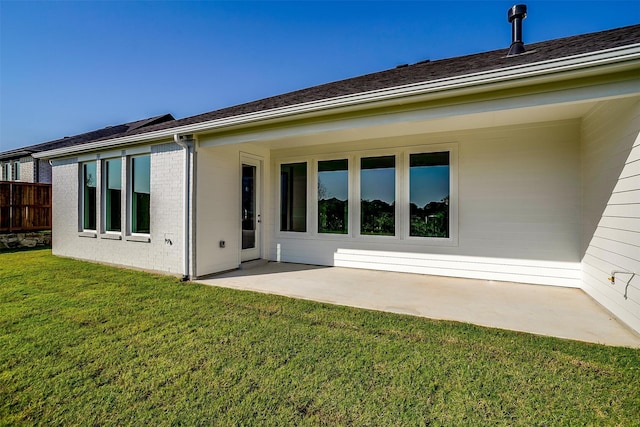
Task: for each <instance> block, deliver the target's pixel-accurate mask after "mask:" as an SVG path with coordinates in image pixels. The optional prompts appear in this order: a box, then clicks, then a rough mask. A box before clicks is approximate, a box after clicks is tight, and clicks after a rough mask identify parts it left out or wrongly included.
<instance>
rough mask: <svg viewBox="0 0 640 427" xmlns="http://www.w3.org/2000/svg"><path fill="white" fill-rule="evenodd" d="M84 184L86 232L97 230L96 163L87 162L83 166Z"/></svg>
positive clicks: (83, 223)
mask: <svg viewBox="0 0 640 427" xmlns="http://www.w3.org/2000/svg"><path fill="white" fill-rule="evenodd" d="M82 182H83V187H84V189H83V193H84V194H83V198H82V201H83V207H82V211H83V222H82V227H83V229H84V230H95V229H96V196H97V192H96V183H97V181H96V162H87V163H84V164H83V165H82Z"/></svg>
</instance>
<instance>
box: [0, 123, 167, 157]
mask: <svg viewBox="0 0 640 427" xmlns="http://www.w3.org/2000/svg"><path fill="white" fill-rule="evenodd" d="M174 120H175V119H174V117H173V116H172V115H171V114H163V115H160V116H155V117H150V118H147V119H142V120H137V121H135V122H129V123H123V124H120V125H116V126H107V127H105V128H102V129H98V130H94V131H91V132H85V133H81V134H79V135H74V136H67V137H64V138H60V139H56V140H53V141H47V142H42V143H40V144H35V145H30V146H28V147H21V148H16V149H14V150H9V151H5V152H2V153H0V159H8V158H16V157H22V156H27V155H29V154H31V153H37V152H40V151H47V150H53V149H55V148H65V147H71V146H74V145H80V144H86V143H88V142H92V141H97V140H101V139H107V138H112V137H114V136H116V135H117V136H124V135H127V134H128V133H129V132H134V131H140V130H144V128H146V127H148V126H153V125H158V124H165V125H166V124H167V123H168V122H171V121H174Z"/></svg>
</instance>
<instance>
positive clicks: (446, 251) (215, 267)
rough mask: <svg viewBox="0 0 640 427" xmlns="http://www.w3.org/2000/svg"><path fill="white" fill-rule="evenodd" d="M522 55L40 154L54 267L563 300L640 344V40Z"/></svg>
mask: <svg viewBox="0 0 640 427" xmlns="http://www.w3.org/2000/svg"><path fill="white" fill-rule="evenodd" d="M516 43H517V41H516ZM505 44H506V43H505ZM524 48H525V52H524V53H516V54H514V55H508V49H507V48H505V49H502V50H497V51H491V52H485V53H480V54H476V55H469V56H464V57H458V58H451V59H444V60H437V61H431V62H429V61H423V62H419V63H417V64H412V65H407V66H401V67H398V68H395V69H390V70H387V71H382V72H378V73H373V74H368V75H364V76H360V77H356V78H351V79H347V80H343V81H338V82H333V83H328V84H324V85H320V86H316V87H312V88H308V89H304V90H300V91H296V92H292V93H287V94H284V95H280V96H275V97H272V98H267V99H263V100H260V101H256V102H250V103H247V104H243V105H238V106H235V107H230V108H225V109H222V110H218V111H212V112H209V113H205V114H201V115H197V116H193V117H189V118H185V119H181V120H176V121H174V122H168V123H163V124H158V125H153V126H149V127H147V128H145V129H139V130H136V131H133V132H129V133H128V134H126V135H115V136H113V137H108V138H105V139H102V140H99V141H93V142H90V143H87V144H83V145H78V146H73V147H63V148H58V149H53V150H50V151H47V152H40V153H36V154H35V155H34V156H35V157H36V158H38V159H52V162H53V191H54V211H53V242H54V243H53V251H54V253H55V254H58V255H63V256H69V257H75V258H82V259H89V260H96V261H100V262H108V263H113V264H118V265H126V266H133V267H137V268H144V269H150V270H157V271H162V272H166V273H172V274H181V275H184V276H186V277H191V278H194V277H200V276H205V275H208V274H211V273H215V272H220V271H224V270H229V269H235V268H238V266H239V265H240V264H241V263H242V262H243V261H246V260H253V259H268V260H273V261H285V262H296V263H307V264H320V265H329V266H343V267H355V268H367V269H378V270H387V271H401V272H412V273H421V274H432V275H442V276H455V277H466V278H475V279H487V280H497V281H512V282H522V283H531V284H540V285H554V286H569V287H576V288H582V289H584V290H585V291H586V292H587V293H588V294H589V295H591V296H592V297H593V298H594V299H595V300H597V301H599V302H600V303H601V304H602V305H603V306H605V307H606V308H608V309H609V310H610V311H611V312H612V313H614V314H615V315H616V316H617V317H619V318H620V319H621V320H623V321H624V322H626V323H627V324H628V325H629V326H631V327H632V328H634V329H635V330H636V331H640V277H638V276H637V275H636V276H635V277H633V278H632V276H631V274H626V273H616V280H615V284H613V285H612V284H611V282H610V281H609V280H608V278H609V277H610V275H611V272H612V271H615V270H620V271H628V272H636V273H639V272H640V250H639V247H640V237H639V236H640V139H639V132H640V25H636V26H631V27H626V28H619V29H614V30H610V31H603V32H598V33H592V34H585V35H580V36H574V37H568V38H563V39H557V40H550V41H545V42H541V43H535V44H531V45H524ZM628 280H631V282H630V284H629V286H628V287H627V286H626V282H627V281H628ZM389 286H393V283H389Z"/></svg>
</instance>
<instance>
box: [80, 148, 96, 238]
mask: <svg viewBox="0 0 640 427" xmlns="http://www.w3.org/2000/svg"><path fill="white" fill-rule="evenodd" d="M88 163H95V165H96V177H95V179H96V201H95V203H96V208H95V210H96V218H95V221H96V228H95V229H92V228H85V226H84V225H85V224H84V214H85V203H86V200H85V195H84V186H85V175H84V173H85V172H84V170H85V169H84V166H85V165H86V164H88ZM99 164H100V162H99V161H98V160H97V159H95V158H94V159H83V160H80V161H79V162H78V165H80V171H79V172H80V173H79V184H80V186H79V187H80V191H79V193H80V194H79V201H80V203H79V206H78V207H79V209H78V214H79V215H78V216H79V224H78V226H79V227H78V228H79V230H80V232H81V233H85V234H86V235H87V236H90V237H95V235H96V234H97V232H98V228H99V226H100V224H99V211H98V210H99V209H100V206H99V198H100V193H99V191H100V186H99V185H98V183H99V180H100V179H99V175H100V174H99Z"/></svg>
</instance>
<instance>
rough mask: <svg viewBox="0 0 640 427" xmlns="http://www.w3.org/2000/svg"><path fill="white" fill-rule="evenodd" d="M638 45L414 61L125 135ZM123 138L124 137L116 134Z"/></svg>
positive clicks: (582, 42)
mask: <svg viewBox="0 0 640 427" xmlns="http://www.w3.org/2000/svg"><path fill="white" fill-rule="evenodd" d="M637 43H640V25H633V26H629V27H622V28H616V29H613V30H607V31H601V32H596V33H589V34H583V35H578V36H571V37H565V38H560V39H554V40H549V41H544V42H539V43H532V44H525V47H526V50H527V52H526V53H525V54H522V55H517V56H511V57H507V56H506V55H507V53H508V51H509V48H508V47H507V48H505V49H500V50H494V51H490V52H484V53H478V54H473V55H467V56H460V57H455V58H449V59H441V60H437V61H428V62H420V63H416V64H413V65H408V66H403V67H399V68H393V69H390V70H385V71H380V72H376V73H372V74H365V75H363V76H358V77H354V78H349V79H346V80H340V81H336V82H331V83H326V84H322V85H319V86H313V87H310V88H307V89H302V90H297V91H294V92H289V93H285V94H282V95H277V96H272V97H269V98H265V99H260V100H257V101H253V102H248V103H245V104H240V105H235V106H232V107H228V108H223V109H220V110H215V111H210V112H207V113H203V114H198V115H195V116H191V117H186V118H183V119H178V120H175V121H172V122H167V123H161V124H158V125H155V126H149V127H146V128H144V129H140V130H138V131H133V132H129V133H128V134H127V135H133V134H137V133H145V132H151V131H157V130H163V129H169V128H174V127H179V126H184V125H190V124H196V123H202V122H207V121H210V120H216V119H222V118H228V117H234V116H241V115H244V114H249V113H255V112H259V111H266V110H271V109H274V108H279V107H287V106H292V105H296V104H302V103H306V102H312V101H319V100H323V99H330V98H335V97H340V96H345V95H353V94H358V93H364V92H369V91H374V90H380V89H387V88H392V87H398V86H403V85H408V84H415V83H426V82H429V81H434V80H439V79H443V78H450V77H458V76H463V75H468V74H473V73H478V72H486V71H492V70H500V69H503V68H508V67H513V66H518V65H529V64H535V63H539V62H544V61H549V60H554V59H561V58H566V57H570V56H575V55H580V54H585V53H591V52H598V51H601V50H606V49H613V48H617V47H622V46H628V45H633V44H637ZM118 136H125V135H118Z"/></svg>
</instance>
